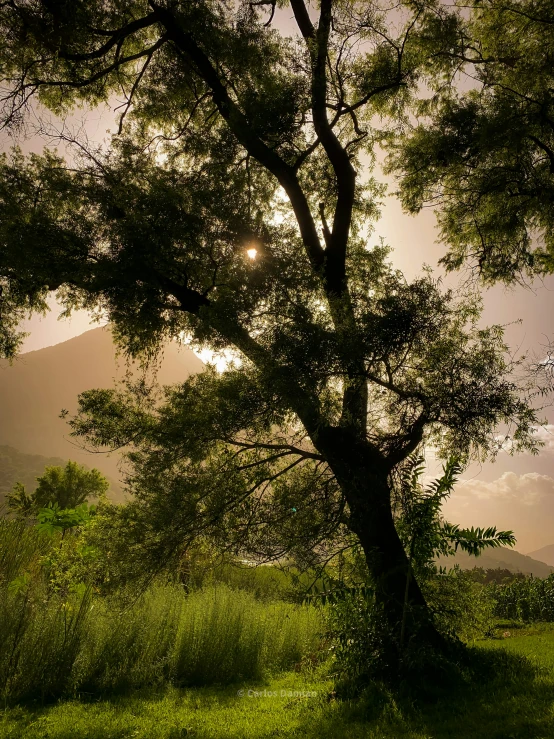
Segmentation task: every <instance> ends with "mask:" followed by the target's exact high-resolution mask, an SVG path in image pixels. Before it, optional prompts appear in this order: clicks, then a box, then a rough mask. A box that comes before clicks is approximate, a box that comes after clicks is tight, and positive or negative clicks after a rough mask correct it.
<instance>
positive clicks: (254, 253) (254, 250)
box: [246, 246, 258, 259]
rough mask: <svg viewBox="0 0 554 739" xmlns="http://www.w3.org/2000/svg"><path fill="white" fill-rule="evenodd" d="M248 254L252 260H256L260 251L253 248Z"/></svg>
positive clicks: (248, 250) (247, 251)
mask: <svg viewBox="0 0 554 739" xmlns="http://www.w3.org/2000/svg"><path fill="white" fill-rule="evenodd" d="M246 253H247V254H248V256H249V257H250V259H256V256H257V254H258V250H257V249H255V248H254V247H253V246H252V247H251V248H250V249H247V250H246Z"/></svg>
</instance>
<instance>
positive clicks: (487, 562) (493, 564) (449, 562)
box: [437, 547, 554, 577]
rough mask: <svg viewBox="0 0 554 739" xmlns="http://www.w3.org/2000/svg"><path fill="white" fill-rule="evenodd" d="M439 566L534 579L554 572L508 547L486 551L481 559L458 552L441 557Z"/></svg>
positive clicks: (542, 563)
mask: <svg viewBox="0 0 554 739" xmlns="http://www.w3.org/2000/svg"><path fill="white" fill-rule="evenodd" d="M437 564H439V565H440V566H441V567H447V568H450V567H454V565H455V564H457V565H459V566H460V568H461V569H462V570H471V569H473V568H474V567H482V568H483V569H485V570H489V569H491V570H494V569H497V568H501V569H506V570H510V572H522V573H523V574H525V575H533V576H534V577H548V576H549V575H550V574H551V573H552V572H554V567H550V566H549V565H548V564H545V562H541V561H538V560H536V559H533V558H531V557H529V556H527V555H525V554H520V552H516V551H514V550H513V549H508V548H507V547H500V548H499V549H489V550H486V551H485V552H484V553H483V554H482V555H481V556H480V557H471V556H470V555H469V554H466V553H465V552H460V551H458V552H456V554H455V555H454V556H453V557H440V558H439V559H438V560H437Z"/></svg>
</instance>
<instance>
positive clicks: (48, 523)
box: [37, 503, 95, 536]
mask: <svg viewBox="0 0 554 739" xmlns="http://www.w3.org/2000/svg"><path fill="white" fill-rule="evenodd" d="M94 513H95V507H94V506H92V505H91V506H88V505H87V504H86V503H81V505H78V506H77V507H76V508H60V507H59V505H58V504H57V503H49V504H48V505H47V506H46V508H41V509H40V510H39V511H38V513H37V520H38V523H37V528H38V530H39V531H43V532H45V533H47V534H54V533H56V532H60V533H61V534H62V536H63V535H64V534H65V532H66V531H68V530H69V529H74V528H76V527H78V526H84V525H85V524H87V523H88V522H89V521H90V519H91V517H92V516H93V515H94Z"/></svg>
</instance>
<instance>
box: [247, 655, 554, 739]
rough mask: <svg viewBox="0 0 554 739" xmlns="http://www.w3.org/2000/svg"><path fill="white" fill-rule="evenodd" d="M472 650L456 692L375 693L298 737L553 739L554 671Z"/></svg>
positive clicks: (517, 658)
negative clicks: (420, 695) (423, 694)
mask: <svg viewBox="0 0 554 739" xmlns="http://www.w3.org/2000/svg"><path fill="white" fill-rule="evenodd" d="M468 652H469V655H468V656H469V660H468V665H466V667H465V671H466V674H465V680H463V681H462V682H461V683H460V684H459V685H457V686H452V687H451V688H449V689H442V690H441V689H440V688H439V689H438V690H437V691H436V694H435V695H434V696H433V695H431V694H430V693H429V692H427V695H426V698H424V699H421V698H420V699H419V700H415V699H414V698H413V697H412V698H410V697H408V696H406V695H404V696H402V695H399V696H394V695H393V694H391V693H390V692H388V691H386V690H384V689H382V690H378V689H377V688H376V687H373V688H371V687H370V688H368V690H367V691H366V692H365V694H364V696H362V697H361V698H360V699H359V700H358V701H356V703H353V702H345V703H343V704H342V705H340V706H339V707H338V710H336V711H335V712H334V714H333V713H331V712H327V713H326V714H325V713H323V714H322V715H321V716H320V717H319V720H318V721H316V722H313V721H309V722H306V725H305V726H304V727H303V728H302V731H301V732H300V734H299V735H302V736H305V737H308V739H312V738H313V739H316V737H318V738H321V739H331V737H338V736H340V737H344V739H358V737H360V738H361V737H364V739H365V738H366V737H367V738H368V739H370V738H371V739H373V738H375V739H377V738H379V739H389V738H390V739H397V738H398V739H399V738H400V737H406V738H408V737H410V738H411V737H413V738H414V739H415V738H416V737H417V739H423V738H425V739H431V738H432V739H442V738H443V737H444V739H446V738H447V737H448V739H468V738H469V737H471V739H552V737H554V675H553V674H552V672H550V671H545V670H541V669H540V668H538V667H537V666H535V665H534V664H532V663H531V662H530V661H529V660H528V659H526V658H525V657H522V656H520V655H517V654H510V653H507V652H505V651H504V650H490V649H484V648H472V649H470V650H468ZM412 695H413V692H412ZM265 736H266V735H264V739H265ZM267 736H268V737H269V736H270V735H269V734H268V735H267ZM260 739H261V737H260Z"/></svg>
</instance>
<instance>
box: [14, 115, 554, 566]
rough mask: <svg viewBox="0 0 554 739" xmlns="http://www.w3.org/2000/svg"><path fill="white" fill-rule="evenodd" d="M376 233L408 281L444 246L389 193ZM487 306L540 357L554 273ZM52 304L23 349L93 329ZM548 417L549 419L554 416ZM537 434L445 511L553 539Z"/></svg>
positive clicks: (35, 321)
mask: <svg viewBox="0 0 554 739" xmlns="http://www.w3.org/2000/svg"><path fill="white" fill-rule="evenodd" d="M82 118H83V114H82V113H80V114H78V115H76V116H73V119H72V120H73V124H74V125H75V124H76V122H77V121H81V120H82ZM112 125H113V116H112V115H110V114H109V113H108V112H107V111H105V110H104V111H102V110H101V111H93V112H90V113H88V114H87V116H86V122H85V125H84V129H85V131H86V133H87V135H88V136H89V138H90V139H91V140H96V141H101V140H102V139H103V138H104V137H105V135H106V131H107V129H109V128H110V127H111V126H112ZM12 143H13V141H10V139H9V138H8V137H7V136H5V135H4V137H3V138H2V139H0V148H3V149H7V148H9V146H10V145H11V144H12ZM21 143H22V145H23V148H24V150H25V151H37V152H38V151H41V150H42V147H43V145H44V141H43V140H40V139H38V138H34V139H32V140H30V141H26V142H21ZM391 189H393V188H391ZM380 236H382V237H384V239H385V241H386V242H387V243H388V244H389V245H390V246H391V247H392V248H393V250H394V251H393V261H394V264H395V266H397V267H398V268H400V269H401V270H402V271H403V272H404V273H405V275H406V276H407V277H408V278H413V277H414V276H415V275H417V274H418V273H419V272H420V271H421V268H422V265H423V264H429V265H431V266H432V267H434V268H436V267H437V261H438V259H439V258H440V257H441V256H442V255H443V254H444V251H445V249H444V246H443V245H441V244H438V243H436V240H437V234H436V230H435V216H434V213H433V212H432V211H431V210H427V211H424V212H423V213H421V214H420V215H418V216H416V217H411V216H408V215H405V214H403V213H402V210H401V207H400V205H399V203H398V201H396V199H395V198H394V197H393V196H389V197H388V198H387V202H386V205H385V207H384V209H383V214H382V218H381V220H380V221H379V223H378V224H377V225H376V230H375V233H374V234H373V236H372V237H371V238H372V239H373V240H375V242H377V241H378V238H379V237H380ZM448 282H449V283H450V282H451V278H449V280H448ZM484 304H485V310H484V317H483V321H484V323H487V324H490V323H501V324H513V325H509V326H508V328H507V337H508V340H509V343H510V345H511V347H512V348H513V349H518V353H522V352H524V351H529V350H531V351H532V352H534V353H535V354H536V355H537V356H540V355H541V352H542V349H541V346H544V345H545V344H546V343H547V342H548V341H549V339H551V338H554V327H553V321H552V316H553V315H554V276H553V277H551V278H548V279H546V280H544V281H539V280H537V281H536V282H535V283H534V284H533V285H531V286H530V287H529V288H527V289H524V288H522V287H516V288H513V289H511V290H506V289H505V288H503V287H501V286H497V287H495V288H492V289H488V290H486V291H484ZM52 305H53V307H54V310H53V311H52V312H51V313H50V314H49V315H48V316H47V317H46V318H43V319H41V318H39V317H37V316H35V317H33V318H32V319H31V320H30V321H27V322H26V323H25V325H24V327H23V328H24V329H25V330H27V331H30V336H29V337H28V338H27V339H26V340H25V343H24V346H23V351H24V352H26V351H33V350H36V349H40V348H42V347H46V346H50V345H52V344H56V343H59V342H62V341H66V340H68V339H70V338H72V337H74V336H77V335H79V334H81V333H83V332H84V331H86V330H88V329H89V328H92V327H93V326H91V325H90V319H89V317H88V315H87V314H85V313H84V312H80V313H77V314H75V315H74V316H73V317H72V318H71V320H64V321H58V320H57V311H56V310H55V302H54V301H53V303H52ZM517 321H521V323H515V322H517ZM545 415H548V414H547V413H545ZM548 420H549V421H551V422H554V414H552V415H550V416H549V419H548ZM540 434H541V438H542V439H543V440H544V441H545V442H546V446H545V447H544V449H543V451H542V452H541V453H540V455H539V456H537V457H533V456H531V455H528V454H526V455H518V456H516V457H511V456H510V455H508V454H506V453H502V454H501V455H500V456H499V458H498V459H497V461H496V462H495V463H494V464H492V463H486V464H484V465H483V466H482V467H480V466H476V465H474V466H472V467H471V468H470V469H469V470H467V471H466V472H465V473H464V476H463V480H462V482H461V483H460V484H459V486H458V488H457V490H456V491H455V493H454V494H453V496H452V498H451V499H450V500H449V501H448V502H447V504H446V507H445V514H446V516H447V517H448V518H449V519H450V520H452V521H453V522H455V523H459V524H461V525H463V526H471V525H474V526H489V525H496V526H497V527H499V528H502V529H513V530H514V531H515V534H516V536H517V538H518V544H517V549H518V550H519V551H522V552H528V551H532V550H534V549H538V548H539V547H542V546H545V545H547V544H553V543H554V425H550V426H547V427H546V428H544V429H542V430H541V432H540Z"/></svg>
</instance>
